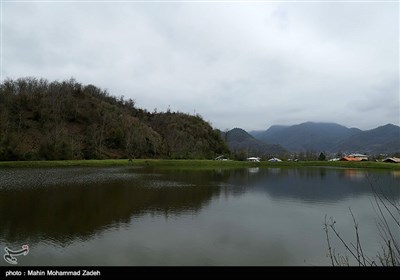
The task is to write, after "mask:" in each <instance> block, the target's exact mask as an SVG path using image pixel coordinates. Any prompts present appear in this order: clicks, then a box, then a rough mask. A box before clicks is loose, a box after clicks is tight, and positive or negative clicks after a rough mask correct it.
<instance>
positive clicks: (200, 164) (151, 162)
mask: <svg viewBox="0 0 400 280" xmlns="http://www.w3.org/2000/svg"><path fill="white" fill-rule="evenodd" d="M68 166H89V167H90V166H91V167H102V166H104V167H106V166H154V167H163V168H178V169H193V168H194V169H213V168H245V167H265V168H268V167H289V168H290V167H294V168H295V167H308V166H310V167H311V166H313V167H318V166H324V167H338V168H339V167H341V168H368V169H395V170H396V169H397V170H400V164H395V163H385V162H369V161H366V162H342V161H336V162H331V161H300V162H290V161H283V162H246V161H230V160H229V161H217V160H166V159H134V160H132V161H128V160H127V159H105V160H57V161H4V162H0V168H5V167H12V168H29V167H68Z"/></svg>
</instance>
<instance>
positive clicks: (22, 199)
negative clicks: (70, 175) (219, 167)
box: [0, 174, 219, 243]
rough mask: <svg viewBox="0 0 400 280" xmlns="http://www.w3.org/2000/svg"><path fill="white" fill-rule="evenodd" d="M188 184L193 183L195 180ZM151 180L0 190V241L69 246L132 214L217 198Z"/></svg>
mask: <svg viewBox="0 0 400 280" xmlns="http://www.w3.org/2000/svg"><path fill="white" fill-rule="evenodd" d="M169 176H170V175H167V176H166V177H169ZM186 176H187V174H186ZM178 177H179V176H178ZM195 179H196V178H195ZM197 179H199V178H197ZM186 181H193V176H191V178H190V180H187V179H186ZM194 181H195V180H194ZM154 182H157V181H156V180H153V181H152V180H143V181H141V180H136V181H135V182H126V181H122V182H119V183H117V182H114V183H109V184H106V183H101V184H96V185H94V184H93V185H70V186H63V187H41V188H36V189H24V190H23V191H21V190H19V191H15V190H0V220H1V227H0V238H4V239H6V240H7V241H9V242H16V241H19V240H26V239H29V240H31V241H33V242H38V241H40V240H41V239H43V238H45V239H53V240H56V241H61V242H62V243H68V240H69V239H71V238H75V237H77V236H79V237H80V238H86V237H89V236H90V235H91V234H93V233H95V232H96V231H97V230H101V229H104V228H107V227H108V226H110V225H112V224H115V223H129V222H130V220H131V218H132V217H134V216H140V215H143V214H149V213H150V214H157V215H160V214H161V215H163V214H164V215H178V214H180V213H184V212H188V211H189V212H196V211H199V210H200V209H201V207H203V206H204V204H206V203H207V202H208V201H210V199H211V198H212V197H213V196H214V195H218V194H219V188H218V187H216V186H210V185H201V186H198V185H189V186H188V185H184V184H179V183H178V187H176V186H174V182H176V180H175V181H174V182H169V181H168V179H165V178H162V180H160V181H158V183H157V184H155V183H154ZM163 185H165V186H167V187H163ZM179 186H180V187H179Z"/></svg>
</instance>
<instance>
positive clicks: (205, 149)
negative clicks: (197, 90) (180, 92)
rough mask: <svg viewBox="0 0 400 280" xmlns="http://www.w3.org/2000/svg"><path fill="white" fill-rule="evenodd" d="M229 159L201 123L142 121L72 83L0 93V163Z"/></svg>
mask: <svg viewBox="0 0 400 280" xmlns="http://www.w3.org/2000/svg"><path fill="white" fill-rule="evenodd" d="M224 153H229V149H228V148H227V146H226V144H225V143H224V141H223V140H222V139H221V137H220V133H219V131H218V130H214V129H213V128H212V127H211V125H210V124H209V123H207V122H205V121H204V120H203V119H202V118H201V116H199V115H196V116H192V115H188V114H184V113H179V112H170V111H167V112H162V113H157V112H153V113H150V112H148V111H146V110H143V109H139V108H136V107H135V102H134V101H133V100H132V99H124V97H122V96H121V97H115V96H112V95H110V94H109V93H108V92H107V91H106V90H102V89H99V88H97V87H95V86H93V85H82V84H80V83H78V82H77V81H75V80H74V79H70V80H66V81H62V82H58V81H53V82H49V81H47V80H45V79H36V78H21V79H17V80H10V79H9V80H5V81H4V82H3V83H1V85H0V160H55V159H105V158H173V159H193V158H196V159H203V158H204V159H205V158H214V157H215V156H216V155H219V154H224Z"/></svg>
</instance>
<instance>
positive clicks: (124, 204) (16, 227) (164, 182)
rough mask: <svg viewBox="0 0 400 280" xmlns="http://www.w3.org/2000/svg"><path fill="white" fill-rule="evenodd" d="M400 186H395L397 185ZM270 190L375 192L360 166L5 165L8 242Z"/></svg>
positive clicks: (300, 197)
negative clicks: (203, 168)
mask: <svg viewBox="0 0 400 280" xmlns="http://www.w3.org/2000/svg"><path fill="white" fill-rule="evenodd" d="M388 174H389V173H387V172H372V173H371V174H369V175H368V176H369V178H374V182H375V183H376V184H378V185H379V186H380V187H379V190H381V191H382V190H383V191H386V190H390V197H391V198H392V199H394V200H398V199H399V193H400V188H399V178H398V177H393V176H388ZM393 186H395V188H393ZM246 193H262V194H265V195H267V196H268V197H270V198H271V199H279V200H285V201H287V200H291V201H293V200H296V201H301V202H303V203H311V204H312V203H321V202H324V201H325V202H326V201H328V202H331V203H334V202H337V201H340V200H343V199H346V198H348V197H355V196H360V195H364V194H370V193H371V188H370V187H369V185H368V182H367V179H366V173H365V172H361V171H358V170H357V171H355V170H341V169H327V168H307V169H289V168H283V169H277V168H269V169H259V168H250V169H236V170H207V171H188V170H168V171H166V170H164V171H162V170H157V169H152V168H144V169H132V168H96V169H93V168H92V169H90V168H72V169H71V168H64V169H26V170H25V169H21V170H18V169H12V170H11V169H4V170H0V219H1V227H0V239H2V240H4V241H5V242H7V243H8V244H9V243H10V242H11V243H17V242H20V241H24V242H29V243H30V244H32V243H36V242H40V241H42V240H53V241H54V242H56V243H58V244H61V245H68V244H70V243H71V242H73V241H74V239H76V238H79V239H81V240H88V239H90V238H91V237H92V236H93V235H94V234H96V233H97V232H101V231H104V230H106V229H107V228H113V227H118V226H119V225H121V224H122V225H123V224H129V223H131V222H132V220H134V219H135V218H137V217H140V216H143V215H145V214H151V215H163V216H169V215H174V216H179V215H183V214H188V213H192V215H197V214H198V213H199V212H200V211H201V210H202V209H204V208H207V207H209V206H210V204H212V202H213V201H217V199H218V198H219V197H220V196H223V197H239V196H242V195H243V194H246Z"/></svg>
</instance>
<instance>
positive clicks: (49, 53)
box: [2, 1, 400, 130]
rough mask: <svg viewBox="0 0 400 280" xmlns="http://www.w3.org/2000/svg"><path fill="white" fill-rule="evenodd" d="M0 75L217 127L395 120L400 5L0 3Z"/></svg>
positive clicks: (363, 124)
mask: <svg viewBox="0 0 400 280" xmlns="http://www.w3.org/2000/svg"><path fill="white" fill-rule="evenodd" d="M2 35H3V37H2V39H3V40H2V74H3V78H13V79H15V78H19V77H26V76H34V77H42V78H46V79H49V80H65V79H69V78H71V77H73V78H75V79H76V80H77V81H78V82H81V83H84V84H89V83H91V84H94V85H96V86H99V87H101V88H103V89H107V90H108V91H109V92H110V93H111V94H113V95H116V96H119V95H124V96H125V97H126V98H133V99H134V100H135V101H136V104H137V106H138V107H140V108H145V109H147V110H149V111H153V109H154V108H157V110H158V111H165V110H167V108H168V107H169V106H170V108H171V110H173V111H177V110H179V111H181V112H186V113H191V114H193V113H194V112H195V113H199V114H200V115H202V116H203V117H204V119H206V120H207V121H209V122H211V123H212V125H213V126H214V127H216V128H219V129H221V130H225V129H231V128H234V127H241V128H244V129H246V130H263V129H267V128H268V127H269V126H270V125H273V124H286V125H290V124H298V123H301V122H304V121H322V122H337V123H340V124H343V125H346V126H348V127H359V128H361V129H371V128H374V127H376V126H378V125H383V124H387V123H393V124H396V125H399V123H400V120H399V118H400V115H399V114H400V101H399V3H379V2H375V3H332V2H330V3H323V2H321V3H304V2H303V3H284V2H281V3H254V2H253V3H244V2H242V3H234V2H231V3H65V2H64V3H60V2H58V3H57V2H55V3H52V2H40V3H39V2H38V3H26V2H25V3H15V2H14V3H13V2H10V1H9V2H3V3H2Z"/></svg>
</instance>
